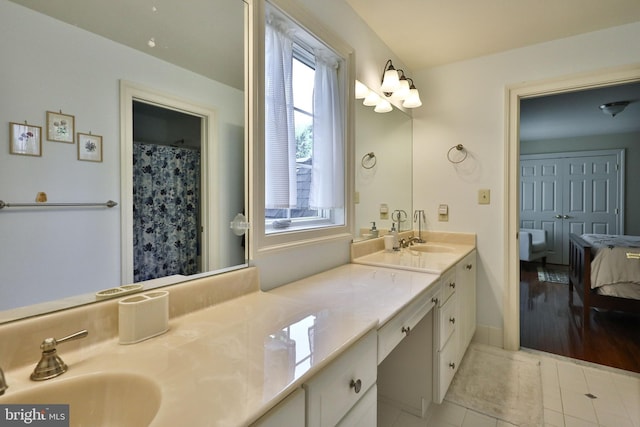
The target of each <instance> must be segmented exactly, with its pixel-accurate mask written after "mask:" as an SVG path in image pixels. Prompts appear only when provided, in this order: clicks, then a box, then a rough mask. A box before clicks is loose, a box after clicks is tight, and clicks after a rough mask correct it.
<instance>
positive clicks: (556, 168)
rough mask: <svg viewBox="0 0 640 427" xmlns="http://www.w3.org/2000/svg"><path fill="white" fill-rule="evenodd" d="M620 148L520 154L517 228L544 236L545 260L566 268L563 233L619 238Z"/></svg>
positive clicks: (565, 236)
mask: <svg viewBox="0 0 640 427" xmlns="http://www.w3.org/2000/svg"><path fill="white" fill-rule="evenodd" d="M623 200H624V150H602V151H584V152H570V153H550V154H529V155H522V156H520V226H521V227H522V228H538V229H543V230H545V231H546V232H547V243H548V247H549V249H550V253H549V255H548V256H547V261H548V262H550V263H552V264H567V263H568V260H569V233H575V234H583V233H605V234H622V233H623V231H624V230H623V224H624V216H623V215H624V212H623V210H622V209H621V207H622V201H623Z"/></svg>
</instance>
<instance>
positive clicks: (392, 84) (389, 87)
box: [380, 66, 400, 92]
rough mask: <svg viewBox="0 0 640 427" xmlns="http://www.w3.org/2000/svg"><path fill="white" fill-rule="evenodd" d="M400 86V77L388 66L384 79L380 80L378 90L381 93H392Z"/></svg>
mask: <svg viewBox="0 0 640 427" xmlns="http://www.w3.org/2000/svg"><path fill="white" fill-rule="evenodd" d="M399 86H400V76H398V72H397V71H396V70H395V68H393V66H390V67H389V69H388V70H387V71H385V72H384V78H383V79H382V86H380V90H381V91H383V92H394V91H396V90H397V89H398V87H399Z"/></svg>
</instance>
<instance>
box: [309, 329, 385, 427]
mask: <svg viewBox="0 0 640 427" xmlns="http://www.w3.org/2000/svg"><path fill="white" fill-rule="evenodd" d="M376 368H377V334H376V331H375V330H371V331H369V332H368V333H367V334H366V335H365V336H364V337H363V338H361V339H360V340H358V342H356V343H355V344H353V345H352V346H351V347H350V348H348V349H347V350H345V352H344V353H342V354H341V355H340V356H338V358H336V360H334V361H333V362H331V364H329V366H327V367H326V368H324V369H323V370H322V371H320V372H319V373H317V374H316V375H314V376H313V377H312V378H311V379H310V380H309V381H308V382H307V383H305V384H304V388H305V390H306V393H307V402H306V413H307V416H306V418H307V424H306V425H307V427H329V426H330V427H334V426H337V425H340V426H345V427H346V426H364V425H375V420H376V417H377V415H376V412H377V405H376V403H375V401H373V404H372V397H371V396H372V395H371V394H370V390H371V389H372V387H373V388H374V386H375V384H376V378H377V369H376ZM374 390H375V388H374ZM365 395H366V396H367V397H366V398H364V396H365ZM370 420H373V423H371V422H370ZM365 422H366V423H365ZM367 423H368V424H367Z"/></svg>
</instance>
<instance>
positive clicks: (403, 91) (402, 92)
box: [391, 79, 410, 101]
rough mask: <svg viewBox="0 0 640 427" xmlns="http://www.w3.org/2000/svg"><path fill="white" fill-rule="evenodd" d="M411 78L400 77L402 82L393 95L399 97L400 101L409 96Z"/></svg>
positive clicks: (395, 97)
mask: <svg viewBox="0 0 640 427" xmlns="http://www.w3.org/2000/svg"><path fill="white" fill-rule="evenodd" d="M409 91H410V88H409V80H407V79H400V83H399V86H398V89H397V90H396V91H395V92H393V95H391V96H392V97H393V98H394V99H397V100H399V101H403V100H405V99H407V96H409Z"/></svg>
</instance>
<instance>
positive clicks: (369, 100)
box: [355, 80, 393, 113]
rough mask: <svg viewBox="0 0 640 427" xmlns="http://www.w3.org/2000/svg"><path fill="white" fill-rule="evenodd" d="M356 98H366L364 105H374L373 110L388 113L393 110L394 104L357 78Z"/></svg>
mask: <svg viewBox="0 0 640 427" xmlns="http://www.w3.org/2000/svg"><path fill="white" fill-rule="evenodd" d="M355 92H356V99H364V100H363V101H362V104H363V105H366V106H367V107H374V109H373V111H375V112H376V113H388V112H389V111H392V110H393V106H391V103H390V102H389V101H387V100H386V99H384V98H382V97H381V96H380V95H378V94H377V93H375V92H374V91H372V90H371V89H369V88H368V87H367V86H366V85H365V84H364V83H362V82H360V81H359V80H356V87H355Z"/></svg>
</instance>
